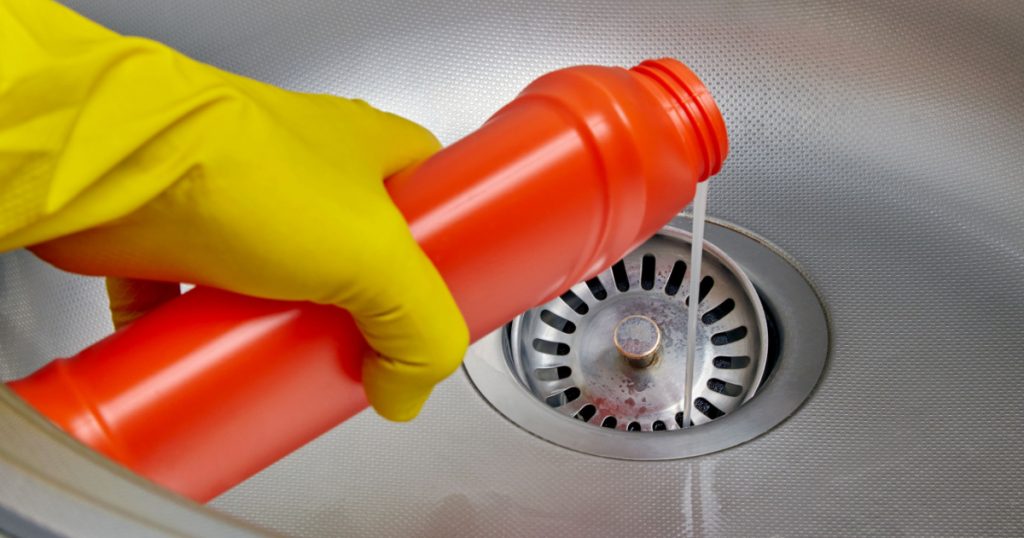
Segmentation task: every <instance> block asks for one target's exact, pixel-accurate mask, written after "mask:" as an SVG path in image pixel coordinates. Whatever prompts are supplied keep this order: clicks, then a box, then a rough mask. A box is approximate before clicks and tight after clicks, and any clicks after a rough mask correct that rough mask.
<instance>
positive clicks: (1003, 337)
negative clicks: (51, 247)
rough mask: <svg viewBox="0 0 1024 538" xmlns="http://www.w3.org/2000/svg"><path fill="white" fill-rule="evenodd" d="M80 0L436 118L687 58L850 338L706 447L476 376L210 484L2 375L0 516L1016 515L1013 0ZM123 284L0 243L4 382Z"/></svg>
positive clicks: (773, 230) (728, 181) (560, 518)
mask: <svg viewBox="0 0 1024 538" xmlns="http://www.w3.org/2000/svg"><path fill="white" fill-rule="evenodd" d="M67 4H68V5H70V6H72V7H73V8H75V9H77V10H79V11H80V12H82V13H84V14H86V15H87V16H89V17H91V18H93V19H95V20H97V21H99V22H101V23H104V24H106V25H108V26H110V27H112V28H114V29H116V30H118V31H121V32H123V33H129V34H135V35H143V36H147V37H152V38H155V39H158V40H161V41H164V42H166V43H168V44H170V45H172V46H174V47H175V48H177V49H179V50H181V51H183V52H185V53H187V54H189V55H191V56H193V57H195V58H197V59H200V60H203V61H206V62H209V63H212V64H214V65H217V66H220V67H222V68H225V69H228V70H231V71H235V72H237V73H241V74H244V75H248V76H251V77H254V78H257V79H261V80H264V81H267V82H271V83H274V84H278V85H281V86H284V87H287V88H291V89H295V90H301V91H308V92H326V93H334V94H339V95H345V96H352V97H362V98H365V99H367V100H368V101H370V102H371V103H373V104H375V105H376V106H378V107H380V108H383V109H387V110H391V111H394V112H396V113H399V114H401V115H404V116H407V117H409V118H411V119H413V120H415V121H417V122H419V123H422V124H424V125H425V126H427V127H428V128H430V129H431V130H433V131H434V132H435V133H436V134H437V135H438V136H439V137H440V138H441V139H442V141H444V142H446V143H450V142H452V141H454V140H457V139H458V138H459V137H460V136H462V135H464V134H466V133H468V132H470V131H472V130H473V129H474V128H475V127H476V126H478V125H479V124H480V123H482V122H483V121H484V120H485V119H486V118H487V117H488V116H489V115H490V114H491V113H493V112H494V111H495V110H497V109H498V108H499V107H500V106H501V105H502V104H504V103H505V102H507V101H508V100H509V99H511V98H512V97H513V96H514V95H515V94H516V92H517V91H518V90H519V89H520V88H522V87H523V86H525V85H526V84H527V83H528V82H530V81H531V80H533V79H534V78H536V77H537V76H538V75H540V74H542V73H545V72H547V71H550V70H553V69H557V68H559V67H564V66H568V65H575V64H585V63H596V64H607V65H623V66H630V65H634V64H636V63H637V62H639V61H640V60H642V59H644V58H647V57H659V56H673V57H677V58H679V59H680V60H682V61H684V62H685V63H687V64H688V65H689V66H690V67H691V68H692V69H693V70H694V71H695V72H697V73H698V74H699V75H700V76H701V78H702V79H703V80H704V82H705V83H706V84H707V86H708V87H709V89H710V90H711V92H712V94H713V95H714V96H715V98H716V100H717V102H718V104H719V106H720V108H721V110H722V112H723V114H724V116H725V119H726V123H727V125H728V128H729V137H730V155H729V158H728V160H727V161H726V164H725V167H724V168H723V171H722V173H721V174H720V175H719V176H717V177H716V178H714V179H713V180H712V183H711V187H710V190H711V196H710V199H709V210H708V211H709V214H710V215H711V216H713V217H715V218H716V219H719V220H721V221H726V222H729V223H732V224H734V225H737V226H739V227H742V228H745V229H748V230H751V231H753V232H755V233H756V234H758V235H760V236H763V237H765V238H767V239H768V240H770V241H771V242H772V243H774V244H775V245H777V246H778V247H779V248H780V249H781V250H782V251H784V252H785V253H787V254H788V255H789V256H790V257H791V258H792V260H793V261H794V263H795V264H796V265H798V266H799V267H800V268H801V269H802V270H803V272H804V274H805V275H806V276H807V278H808V279H809V280H810V282H812V283H813V285H814V286H815V288H816V289H817V292H818V294H819V296H820V298H821V300H822V302H823V303H824V306H825V308H826V310H827V312H828V315H829V326H830V329H831V343H830V349H829V356H828V363H827V366H826V369H825V371H824V374H823V375H822V377H821V379H820V382H819V384H818V386H817V388H816V389H815V390H814V392H813V393H812V394H811V396H810V397H809V399H807V401H806V402H805V403H804V405H803V406H802V407H801V408H800V409H799V410H798V411H797V412H796V413H795V414H793V415H792V416H791V417H790V418H789V419H788V420H786V421H785V422H783V423H782V424H780V425H778V426H777V427H775V428H774V429H773V430H771V431H769V432H768V433H766V434H764V435H761V436H760V437H757V438H755V439H753V440H751V441H749V442H746V443H745V444H742V445H740V446H736V447H733V448H729V449H727V450H723V451H720V452H716V453H713V454H708V455H704V456H699V457H693V458H686V459H672V460H667V461H624V460H617V459H610V458H603V457H598V456H592V455H587V454H583V453H580V452H576V451H572V450H568V449H566V448H562V447H560V446H556V445H555V444H552V443H549V442H547V441H545V440H543V439H541V438H539V437H535V436H533V435H531V434H530V433H528V432H526V431H524V430H522V429H520V428H519V427H518V426H516V425H515V424H513V423H512V422H510V421H509V420H506V419H505V417H503V416H502V415H501V414H500V413H498V412H497V411H495V410H494V409H493V408H492V407H491V406H490V405H489V404H488V403H487V401H486V400H485V399H484V398H482V397H481V396H480V395H479V394H478V393H477V392H476V390H475V388H474V386H473V384H472V383H471V381H470V379H469V378H468V377H467V375H466V373H465V372H464V371H460V372H458V373H456V374H455V375H454V376H452V377H451V378H450V379H449V380H447V381H445V382H444V383H443V384H442V385H440V386H439V388H438V389H437V390H436V392H435V394H434V396H433V398H432V399H431V400H430V402H429V403H428V405H427V406H426V408H425V409H424V412H423V415H422V416H421V417H420V418H418V419H417V420H415V421H414V422H412V423H410V424H392V423H388V422H385V421H384V420H382V419H380V418H378V417H377V416H376V415H374V414H372V413H370V412H366V413H363V414H361V415H359V416H357V417H356V418H354V419H353V420H350V421H349V422H346V423H345V424H343V425H341V426H339V427H338V428H335V429H334V430H332V431H330V432H329V433H327V434H325V435H324V436H322V437H321V438H319V439H317V440H316V441H314V442H312V443H310V444H309V445H307V446H306V447H304V448H302V449H300V450H299V451H297V452H295V453H293V454H291V455H290V456H288V457H286V458H285V459H283V460H281V461H280V462H278V463H277V464H275V465H274V466H272V467H270V468H268V469H266V470H265V471H263V472H262V473H260V474H258V475H256V476H254V477H253V478H251V479H250V480H248V481H247V482H245V483H243V484H241V485H239V486H238V487H236V488H235V489H233V490H231V491H229V492H227V493H226V494H224V495H222V496H221V497H219V498H217V499H215V500H214V501H213V502H212V503H211V504H210V505H208V506H206V507H201V506H198V505H194V504H191V503H189V502H186V501H183V500H181V499H177V498H174V497H173V496H171V495H169V494H167V493H166V492H161V491H158V490H157V489H156V488H154V487H152V486H150V485H148V484H146V483H144V482H142V481H141V480H139V479H138V478H137V477H133V476H130V475H129V474H128V473H127V472H125V471H123V470H121V469H119V468H116V467H114V466H113V465H112V464H110V463H108V462H105V461H104V460H102V459H101V458H99V457H98V456H95V455H93V454H91V453H89V452H88V451H87V450H86V449H84V448H83V447H81V446H79V445H77V444H76V443H74V442H73V441H71V440H69V439H67V438H64V437H62V436H61V435H60V434H59V433H58V432H56V431H55V430H53V429H51V428H49V427H48V426H47V424H46V423H45V422H44V421H42V420H41V419H39V417H36V416H33V415H32V413H30V412H29V411H28V410H27V408H25V407H24V406H22V405H20V402H19V401H18V400H16V399H15V398H14V397H13V396H12V395H10V394H9V393H6V391H3V390H2V389H0V475H2V476H4V477H5V479H4V480H3V481H0V530H7V531H8V532H12V533H18V532H29V531H38V530H40V529H43V530H47V531H50V532H54V533H57V534H76V535H77V534H81V535H108V536H109V535H112V534H145V533H155V534H160V533H170V532H180V533H185V534H205V535H211V534H212V535H220V536H224V535H231V534H238V535H245V534H249V533H259V532H263V531H268V532H274V533H281V534H288V535H302V536H336V535H353V536H364V535H365V536H396V535H417V536H421V535H426V536H481V535H499V534H500V535H508V534H513V535H524V536H535V535H558V536H590V535H599V536H621V535H662V536H664V535H695V536H705V535H710V536H717V535H724V536H752V535H784V536H791V535H817V536H821V535H837V534H839V535H842V534H854V535H867V534H874V535H917V536H940V535H948V536H963V535H986V536H996V535H1017V534H1019V533H1020V531H1021V528H1022V525H1024V515H1022V513H1021V506H1022V502H1024V493H1022V491H1024V490H1022V488H1021V487H1020V484H1021V482H1022V480H1024V471H1022V466H1021V465H1020V459H1021V456H1022V450H1021V448H1020V447H1021V446H1024V426H1022V424H1024V390H1021V384H1022V383H1024V360H1022V350H1024V332H1022V331H1021V330H1020V328H1019V324H1020V322H1021V319H1024V99H1022V98H1021V97H1022V96H1024V5H1022V4H1021V3H1019V2H1012V1H1008V2H970V3H966V2H955V1H949V2H905V3H904V2H900V3H892V2H867V3H858V4H856V5H854V4H851V3H847V2H822V3H814V4H810V3H805V2H765V3H744V2H715V3H696V2H664V1H653V0H651V1H637V2H628V3H626V2H614V1H611V0H600V1H584V0H573V1H571V2H560V3H559V2H542V1H535V0H522V1H518V2H499V1H496V0H487V1H481V2H473V3H469V2H465V3H461V4H456V3H454V2H452V3H442V2H416V3H410V5H404V4H403V3H390V2H388V3H385V2H365V3H364V2H330V1H326V0H300V1H295V2H283V1H273V0H259V1H255V2H252V1H249V2H242V1H239V0H223V1H217V2H207V1H201V0H188V1H178V2H171V3H168V2H161V1H159V0H139V1H136V2H124V1H117V0H71V1H68V2H67ZM105 309H106V299H105V297H104V294H103V286H102V281H101V280H99V279H94V278H85V277H79V276H75V275H69V274H66V273H61V272H59V271H57V270H55V269H52V268H50V267H48V266H46V265H45V264H43V263H42V262H40V261H38V260H36V259H34V258H33V257H32V256H31V255H30V254H28V253H27V252H24V251H17V252H11V253H7V254H4V255H2V256H0V377H2V378H3V379H12V378H15V377H18V376H22V375H25V374H27V373H28V372H31V371H33V370H34V369H36V368H38V367H39V366H40V365H42V364H44V363H45V362H46V361H47V360H49V359H51V358H53V357H56V356H66V355H69V354H72V353H74V352H76V351H77V350H79V349H81V348H82V347H84V346H86V345H87V344H89V343H91V342H93V341H95V340H96V339H98V338H100V337H102V336H103V335H105V334H107V333H108V332H109V331H110V330H111V329H110V324H109V321H108V320H107V316H106V312H105ZM780 360H781V361H785V357H781V358H780ZM997 367H998V368H997ZM753 402H756V398H755V399H754V400H753ZM638 435H645V434H638ZM7 477H10V479H8V478H7Z"/></svg>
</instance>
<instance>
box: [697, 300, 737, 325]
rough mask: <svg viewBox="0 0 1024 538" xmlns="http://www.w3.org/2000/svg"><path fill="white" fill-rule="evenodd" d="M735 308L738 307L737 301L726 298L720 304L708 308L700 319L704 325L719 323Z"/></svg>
mask: <svg viewBox="0 0 1024 538" xmlns="http://www.w3.org/2000/svg"><path fill="white" fill-rule="evenodd" d="M734 308H736V301H733V300H732V299H726V300H724V301H722V302H721V304H719V305H718V306H716V307H714V308H712V309H711V310H708V311H707V312H706V313H705V314H704V315H703V316H701V318H700V320H701V322H702V323H704V325H711V324H714V323H718V322H719V321H721V319H722V318H724V317H725V316H728V315H729V313H730V312H732V310H733V309H734Z"/></svg>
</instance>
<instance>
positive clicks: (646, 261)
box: [640, 254, 655, 290]
mask: <svg viewBox="0 0 1024 538" xmlns="http://www.w3.org/2000/svg"><path fill="white" fill-rule="evenodd" d="M654 263H655V259H654V255H653V254H644V257H643V258H642V259H641V261H640V287H641V288H643V289H645V290H649V289H651V288H653V287H654Z"/></svg>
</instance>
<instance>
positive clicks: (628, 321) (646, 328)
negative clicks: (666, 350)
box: [613, 315, 661, 368]
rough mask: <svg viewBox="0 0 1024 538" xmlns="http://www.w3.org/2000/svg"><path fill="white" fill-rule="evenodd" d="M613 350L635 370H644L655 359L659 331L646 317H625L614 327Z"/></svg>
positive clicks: (659, 338)
mask: <svg viewBox="0 0 1024 538" xmlns="http://www.w3.org/2000/svg"><path fill="white" fill-rule="evenodd" d="M613 338H614V340H615V348H616V349H618V350H619V353H620V354H622V357H623V358H625V359H626V360H627V361H629V364H630V365H631V366H633V367H635V368H646V367H648V366H650V365H651V364H652V363H653V362H654V359H655V358H657V353H658V349H659V348H660V347H661V329H660V328H659V327H658V324H657V323H655V322H654V320H653V319H651V318H649V317H647V316H639V315H634V316H627V317H625V318H623V319H622V321H620V322H619V324H618V325H616V326H615V334H614V336H613Z"/></svg>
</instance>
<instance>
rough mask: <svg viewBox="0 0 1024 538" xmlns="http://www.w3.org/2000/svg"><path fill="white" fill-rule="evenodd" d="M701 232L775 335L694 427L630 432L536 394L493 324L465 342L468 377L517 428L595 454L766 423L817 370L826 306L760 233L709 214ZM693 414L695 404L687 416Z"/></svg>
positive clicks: (686, 448)
mask: <svg viewBox="0 0 1024 538" xmlns="http://www.w3.org/2000/svg"><path fill="white" fill-rule="evenodd" d="M689 227H690V221H689V219H688V218H686V217H683V216H680V217H677V218H676V219H675V220H673V222H672V223H671V224H670V225H669V226H668V227H666V230H665V232H666V233H670V234H676V235H677V236H679V237H685V236H686V234H687V232H688V230H689ZM705 233H706V239H707V241H708V242H709V243H711V244H713V245H715V246H717V247H718V248H719V249H721V251H723V252H727V253H728V255H729V258H731V259H732V260H733V261H734V262H735V263H736V265H737V266H738V267H739V268H740V269H741V270H742V271H743V273H744V274H745V275H746V276H747V277H748V278H749V280H750V282H751V283H752V284H753V286H754V287H755V288H756V290H757V294H758V295H759V297H760V299H761V302H762V303H763V306H764V308H765V309H766V310H767V311H768V313H769V314H770V315H769V317H770V318H771V319H773V320H774V323H773V325H774V326H775V327H773V329H775V331H774V332H775V333H777V335H778V337H777V338H776V339H775V340H774V341H773V342H771V344H772V346H773V347H776V348H777V352H778V357H779V358H778V361H777V363H776V364H775V365H774V368H773V369H771V371H770V372H769V373H768V375H767V376H766V378H765V379H764V380H763V381H762V383H761V385H760V388H758V389H757V394H756V396H754V397H753V398H751V399H750V401H749V402H747V403H746V404H744V405H742V406H738V407H737V408H736V409H735V410H733V411H732V412H730V413H728V414H726V415H725V416H722V417H720V418H717V419H715V420H710V421H709V422H707V423H706V424H703V425H700V426H699V427H694V428H685V429H671V428H666V429H667V430H669V431H657V430H658V429H657V428H651V429H653V430H655V431H645V432H643V433H642V434H637V433H635V431H634V430H631V429H630V427H629V423H627V424H626V425H625V426H624V427H619V426H621V424H616V425H615V427H614V428H611V427H604V428H601V427H594V424H593V423H585V422H583V421H581V420H574V419H572V418H571V417H570V416H568V415H567V414H566V413H561V412H558V410H557V409H556V408H553V407H552V406H551V405H550V403H549V402H546V401H543V400H541V399H538V397H537V395H536V394H535V392H534V391H533V390H531V388H530V386H529V377H528V373H527V372H525V371H524V368H523V365H522V363H520V364H516V361H515V360H514V359H513V356H514V353H513V349H512V345H513V342H515V341H516V340H513V339H511V338H510V331H509V330H499V331H495V332H493V333H491V334H490V335H488V336H486V337H484V338H483V339H481V340H480V341H479V342H477V343H476V344H474V345H473V346H471V347H470V350H469V352H468V354H467V356H466V360H465V362H464V368H465V371H466V373H467V374H468V375H469V378H470V380H471V381H472V383H473V384H474V386H475V387H476V388H477V390H478V391H479V392H480V393H481V395H483V396H484V398H485V400H487V401H488V402H489V403H490V404H491V405H492V406H493V407H494V408H495V409H496V410H497V411H498V412H499V413H501V414H502V415H504V416H505V417H506V418H508V419H509V420H511V421H512V422H513V423H515V424H517V425H519V426H520V427H522V428H523V429H525V430H527V431H529V432H531V433H533V434H534V435H537V436H539V437H541V438H543V439H546V440H548V441H551V442H553V443H555V444H558V445H561V446H563V447H566V448H569V449H572V450H576V451H579V452H584V453H589V454H594V455H599V456H605V457H612V458H620V459H633V460H659V459H674V458H683V457H690V456H697V455H701V454H707V453H710V452H715V451H718V450H722V449H725V448H728V447H731V446H735V445H737V444H740V443H743V442H746V441H748V440H750V439H753V438H755V437H757V436H759V435H761V434H763V433H764V432H766V431H768V430H770V429H771V428H772V427H774V426H775V425H777V424H779V423H780V422H782V421H784V420H785V419H786V418H787V417H788V416H789V415H791V414H792V413H793V412H794V411H796V409H797V408H798V407H799V406H800V405H801V404H802V403H803V401H804V400H805V399H806V398H807V397H808V396H809V395H810V393H811V391H812V390H813V388H814V386H815V384H816V383H817V381H818V379H819V377H820V376H821V373H822V371H823V370H824V366H825V362H826V358H827V354H828V349H829V330H828V322H827V318H826V314H825V310H824V307H823V306H822V303H821V301H820V300H819V298H818V295H817V294H816V292H815V290H814V288H813V287H812V286H811V284H810V283H809V282H808V281H807V280H806V279H805V277H804V276H803V273H802V272H801V271H800V270H798V269H797V268H796V267H795V266H794V265H793V264H792V263H791V261H790V258H789V257H788V256H786V255H785V254H783V253H782V252H781V251H780V250H778V249H777V248H775V247H774V246H772V245H771V244H770V243H768V242H767V241H766V240H764V239H762V238H760V237H758V236H756V235H754V234H752V233H749V232H746V231H743V230H741V229H739V228H737V227H735V226H733V225H730V224H727V223H723V222H719V221H716V220H713V219H709V222H708V225H707V228H706V230H705ZM641 255H642V253H641ZM610 285H614V283H612V284H610ZM563 373H564V371H563ZM545 375H550V376H553V377H555V378H557V377H558V375H560V374H559V372H558V371H557V366H556V367H555V370H553V371H551V372H550V374H545ZM700 414H701V413H699V412H695V413H694V417H695V418H696V417H698V416H699V415H700ZM594 420H597V419H594ZM601 421H602V422H603V419H601ZM624 430H625V431H624Z"/></svg>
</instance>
